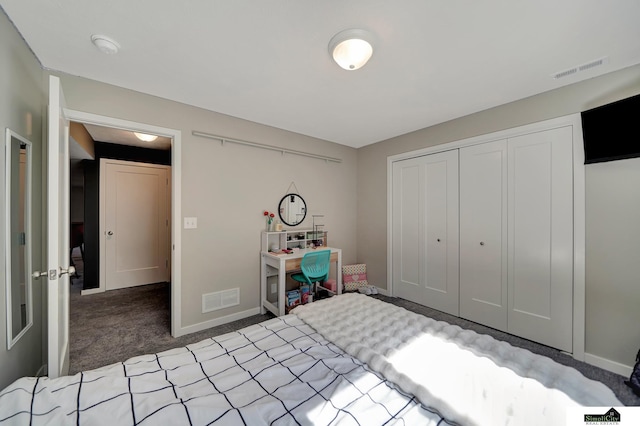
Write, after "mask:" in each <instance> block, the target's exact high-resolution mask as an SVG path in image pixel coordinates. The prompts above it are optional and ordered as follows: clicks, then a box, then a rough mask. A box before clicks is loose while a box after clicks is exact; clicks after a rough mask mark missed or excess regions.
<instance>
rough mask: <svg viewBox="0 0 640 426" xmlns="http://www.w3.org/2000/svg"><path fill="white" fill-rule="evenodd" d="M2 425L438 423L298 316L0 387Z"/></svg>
mask: <svg viewBox="0 0 640 426" xmlns="http://www.w3.org/2000/svg"><path fill="white" fill-rule="evenodd" d="M0 423H1V424H16V425H24V424H33V425H40V424H55V425H63V424H86V425H103V424H104V425H120V424H122V425H125V424H126V425H129V424H141V425H147V424H148V425H160V424H161V425H205V424H214V425H242V424H245V425H259V424H273V425H291V424H301V425H306V424H316V425H317V424H320V425H337V424H340V425H382V424H402V425H418V424H419V425H430V424H431V425H442V424H448V423H447V421H446V420H445V419H442V418H441V417H440V416H439V415H437V414H436V413H435V412H432V411H430V410H429V409H428V408H427V407H425V406H423V405H422V404H421V403H420V402H418V401H417V400H416V399H415V398H414V397H413V396H412V395H407V394H405V393H403V392H402V391H401V390H399V389H397V388H396V386H395V385H394V384H393V383H391V382H389V381H387V380H385V379H384V378H383V377H382V376H381V375H379V374H377V373H375V372H373V371H371V370H370V369H369V368H368V367H367V365H366V364H363V363H362V362H360V361H358V360H357V359H355V358H353V357H351V356H349V355H347V354H345V353H344V352H343V351H342V350H341V349H339V348H338V347H336V346H335V345H334V344H332V343H330V342H328V341H327V340H325V339H324V338H323V337H322V336H321V335H319V334H318V333H317V332H316V331H315V330H314V329H312V328H311V327H309V326H308V325H306V324H305V323H304V322H303V321H302V320H300V319H299V318H298V317H297V316H295V315H287V316H283V317H279V318H274V319H271V320H268V321H265V322H263V323H260V324H256V325H252V326H250V327H247V328H244V329H242V330H239V331H236V332H232V333H228V334H225V335H222V336H217V337H214V338H211V339H207V340H204V341H202V342H199V343H197V344H193V345H189V346H187V347H183V348H179V349H172V350H169V351H166V352H162V353H158V354H153V355H144V356H139V357H135V358H131V359H129V360H128V361H126V362H123V363H118V364H113V365H110V366H106V367H103V368H99V369H96V370H91V371H86V372H82V373H78V374H76V375H74V376H67V377H61V378H58V379H51V380H50V379H48V378H46V377H41V378H22V379H19V380H17V381H16V382H14V383H13V384H12V385H10V386H9V387H8V388H6V389H4V390H2V391H0Z"/></svg>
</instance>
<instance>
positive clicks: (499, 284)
mask: <svg viewBox="0 0 640 426" xmlns="http://www.w3.org/2000/svg"><path fill="white" fill-rule="evenodd" d="M460 316H461V317H463V318H467V319H469V320H472V321H475V322H478V323H481V324H485V325H488V326H490V327H493V328H496V329H499V330H503V331H506V329H507V141H506V140H500V141H496V142H489V143H483V144H480V145H474V146H470V147H466V148H461V149H460Z"/></svg>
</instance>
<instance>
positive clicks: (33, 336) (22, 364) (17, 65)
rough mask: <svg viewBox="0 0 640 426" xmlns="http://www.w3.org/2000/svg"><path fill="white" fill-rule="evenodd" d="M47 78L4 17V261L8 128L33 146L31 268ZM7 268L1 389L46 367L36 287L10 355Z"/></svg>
mask: <svg viewBox="0 0 640 426" xmlns="http://www.w3.org/2000/svg"><path fill="white" fill-rule="evenodd" d="M43 87H44V85H43V72H42V68H41V67H40V64H39V62H38V61H37V60H36V58H35V57H34V56H33V54H32V53H31V50H29V48H28V47H27V45H26V44H25V43H24V41H23V40H22V38H21V37H20V36H19V35H18V33H17V31H16V30H15V28H14V27H13V25H12V24H11V22H10V21H9V20H8V19H7V17H6V15H5V14H4V13H0V129H1V130H2V136H1V140H2V146H3V149H2V150H1V152H2V154H1V160H0V161H1V162H2V167H0V169H1V170H2V171H3V172H2V173H0V199H1V200H2V203H1V204H0V205H2V208H1V209H0V223H2V224H3V225H2V226H1V227H0V259H4V258H5V252H4V250H5V238H6V237H7V236H6V235H5V229H4V223H5V222H4V220H5V203H4V200H5V194H4V188H5V182H4V167H5V166H4V164H5V158H4V144H5V140H4V139H5V128H10V129H11V130H13V131H14V132H16V133H18V134H20V135H21V136H23V137H25V138H27V139H29V140H30V141H31V142H32V143H33V199H32V203H33V204H32V208H33V222H32V230H33V235H32V237H33V238H32V242H33V255H34V256H33V267H34V268H38V269H39V268H40V267H41V266H43V265H41V262H42V244H41V241H42V214H41V211H42V205H43V204H42V173H41V169H42V167H41V165H42V109H43V107H44V106H45V105H46V98H45V94H44V92H43ZM4 268H5V262H4V261H3V262H0V277H1V278H0V280H1V281H0V282H1V283H2V285H1V286H0V388H4V387H5V386H6V385H8V384H9V383H10V382H12V381H13V380H15V379H17V378H18V377H21V376H25V375H34V374H36V372H37V371H38V369H39V368H40V366H41V365H42V364H43V361H42V360H43V356H42V353H43V345H42V338H43V332H42V330H43V320H42V318H43V315H42V313H43V305H42V303H43V287H42V286H41V285H38V282H37V281H36V282H34V287H33V290H34V292H33V301H34V306H33V320H34V324H33V326H32V327H31V329H30V330H29V331H28V332H27V334H25V335H24V336H23V337H22V338H21V339H20V341H18V343H17V344H16V345H15V346H13V347H12V348H11V350H9V351H7V335H6V328H7V323H6V318H7V312H6V304H5V295H6V293H5V291H6V288H5V286H6V285H7V283H6V282H5V269H4Z"/></svg>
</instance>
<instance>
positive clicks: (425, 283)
mask: <svg viewBox="0 0 640 426" xmlns="http://www.w3.org/2000/svg"><path fill="white" fill-rule="evenodd" d="M393 186H394V188H393V197H394V199H393V227H394V228H393V236H394V240H393V245H392V247H393V285H394V293H395V295H396V296H398V297H401V298H404V299H407V300H411V301H413V302H416V303H420V304H422V305H425V306H429V307H432V308H434V309H438V310H441V311H443V312H447V313H450V314H452V315H458V290H459V280H458V277H459V270H458V152H457V150H454V151H447V152H442V153H438V154H432V155H428V156H424V157H418V158H414V159H410V160H405V161H400V162H397V163H394V165H393Z"/></svg>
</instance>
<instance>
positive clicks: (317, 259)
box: [291, 250, 331, 289]
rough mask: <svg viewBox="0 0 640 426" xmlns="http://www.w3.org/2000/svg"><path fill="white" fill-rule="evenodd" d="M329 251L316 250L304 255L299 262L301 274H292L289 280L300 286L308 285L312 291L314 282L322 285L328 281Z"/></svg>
mask: <svg viewBox="0 0 640 426" xmlns="http://www.w3.org/2000/svg"><path fill="white" fill-rule="evenodd" d="M330 262H331V250H318V251H312V252H310V253H307V254H305V255H304V256H303V257H302V260H301V261H300V269H301V270H302V273H301V274H300V273H298V274H292V275H291V278H293V279H294V280H296V281H298V282H299V283H302V284H309V288H311V289H313V288H314V287H313V284H314V283H315V282H318V281H319V282H320V284H322V283H324V282H325V281H326V280H327V279H329V265H330Z"/></svg>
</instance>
